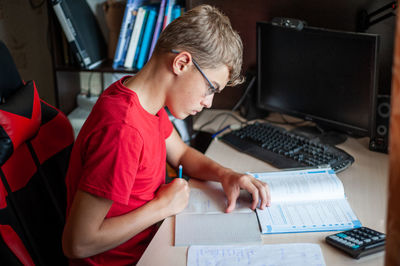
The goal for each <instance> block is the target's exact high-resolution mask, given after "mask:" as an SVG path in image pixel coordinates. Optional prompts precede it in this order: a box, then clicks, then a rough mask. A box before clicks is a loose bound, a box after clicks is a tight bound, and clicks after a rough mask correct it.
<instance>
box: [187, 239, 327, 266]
mask: <svg viewBox="0 0 400 266" xmlns="http://www.w3.org/2000/svg"><path fill="white" fill-rule="evenodd" d="M187 265H188V266H212V265H218V266H242V265H252V266H272V265H273V266H284V265H285V266H286V265H296V266H324V265H325V261H324V257H323V255H322V251H321V248H320V246H319V245H318V244H309V243H296V244H275V245H259V246H190V247H189V250H188V259H187Z"/></svg>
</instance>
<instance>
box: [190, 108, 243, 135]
mask: <svg viewBox="0 0 400 266" xmlns="http://www.w3.org/2000/svg"><path fill="white" fill-rule="evenodd" d="M223 115H228V116H231V117H232V118H233V119H235V120H236V121H238V122H240V123H241V124H246V121H242V120H240V119H239V118H237V117H236V116H235V115H233V114H232V113H231V112H222V113H219V114H217V115H216V116H214V117H213V118H212V119H210V120H209V121H207V122H205V123H204V124H203V125H201V126H200V127H199V129H198V130H197V131H201V130H202V129H203V128H204V127H205V126H207V125H209V124H211V123H213V122H214V121H215V120H216V119H217V118H218V117H220V116H223Z"/></svg>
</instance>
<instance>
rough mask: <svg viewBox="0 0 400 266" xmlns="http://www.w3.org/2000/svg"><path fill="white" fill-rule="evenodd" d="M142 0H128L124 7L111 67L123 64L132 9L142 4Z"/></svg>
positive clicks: (132, 20)
mask: <svg viewBox="0 0 400 266" xmlns="http://www.w3.org/2000/svg"><path fill="white" fill-rule="evenodd" d="M142 2H143V0H128V2H127V3H126V7H125V13H124V18H123V19H122V24H121V30H120V33H119V38H118V44H117V48H116V50H115V55H114V62H113V68H118V67H120V66H123V65H124V61H125V55H126V50H127V45H128V41H127V38H128V35H129V36H130V33H131V32H130V30H131V29H132V27H131V24H133V23H134V19H133V18H132V16H133V15H134V13H133V11H134V10H135V9H136V8H137V7H138V6H140V5H141V4H142Z"/></svg>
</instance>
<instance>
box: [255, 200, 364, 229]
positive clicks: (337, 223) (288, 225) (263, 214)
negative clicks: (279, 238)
mask: <svg viewBox="0 0 400 266" xmlns="http://www.w3.org/2000/svg"><path fill="white" fill-rule="evenodd" d="M256 212H257V216H258V220H259V222H260V225H261V231H262V233H263V234H276V233H296V232H314V231H336V230H347V229H351V228H356V227H361V223H360V221H359V220H358V219H357V217H356V215H355V214H354V212H353V210H352V209H351V207H350V205H349V203H348V202H347V200H346V199H331V200H321V201H319V200H314V201H301V202H278V203H272V205H271V206H270V207H268V208H265V209H264V210H260V209H256Z"/></svg>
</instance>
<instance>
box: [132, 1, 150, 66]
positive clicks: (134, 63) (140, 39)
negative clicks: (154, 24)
mask: <svg viewBox="0 0 400 266" xmlns="http://www.w3.org/2000/svg"><path fill="white" fill-rule="evenodd" d="M144 9H145V13H144V19H143V26H142V28H141V30H140V34H139V41H138V45H137V47H136V51H135V57H134V59H133V65H132V67H133V68H135V67H136V65H137V61H138V58H139V53H140V49H141V46H142V40H143V35H144V28H145V25H146V22H147V18H148V14H149V10H148V9H147V7H144Z"/></svg>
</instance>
